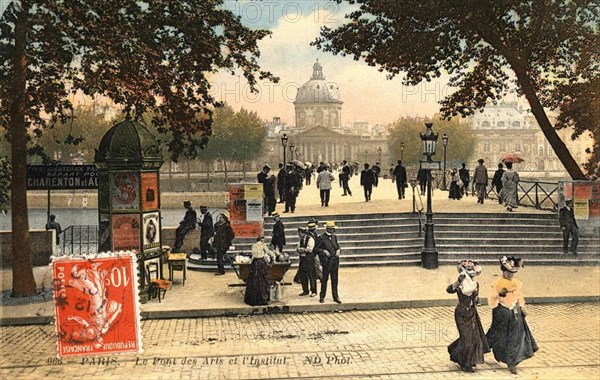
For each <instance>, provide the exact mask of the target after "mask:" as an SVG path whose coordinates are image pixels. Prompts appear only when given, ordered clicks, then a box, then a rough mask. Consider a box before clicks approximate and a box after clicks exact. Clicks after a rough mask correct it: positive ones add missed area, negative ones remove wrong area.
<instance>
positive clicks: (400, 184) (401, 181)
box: [394, 160, 406, 199]
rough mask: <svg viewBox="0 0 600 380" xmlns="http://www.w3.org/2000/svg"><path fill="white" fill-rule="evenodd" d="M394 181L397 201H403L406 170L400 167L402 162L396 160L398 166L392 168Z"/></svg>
mask: <svg viewBox="0 0 600 380" xmlns="http://www.w3.org/2000/svg"><path fill="white" fill-rule="evenodd" d="M394 179H395V181H396V190H398V199H404V188H405V187H406V168H405V167H404V166H402V160H398V165H396V167H395V168H394Z"/></svg>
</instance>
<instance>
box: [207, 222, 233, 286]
mask: <svg viewBox="0 0 600 380" xmlns="http://www.w3.org/2000/svg"><path fill="white" fill-rule="evenodd" d="M234 238H235V234H234V233H233V229H232V228H231V224H230V223H229V218H228V217H227V215H225V214H220V215H219V217H218V218H217V223H216V224H215V237H214V238H213V241H212V245H213V248H214V249H215V250H216V251H217V273H215V276H220V275H224V274H225V264H224V261H223V260H224V257H225V254H226V253H227V251H228V250H229V247H231V242H232V241H233V239H234Z"/></svg>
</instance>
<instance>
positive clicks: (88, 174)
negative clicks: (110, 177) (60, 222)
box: [27, 165, 98, 190]
mask: <svg viewBox="0 0 600 380" xmlns="http://www.w3.org/2000/svg"><path fill="white" fill-rule="evenodd" d="M97 188H98V171H97V170H96V166H95V165H28V166H27V190H72V189H97Z"/></svg>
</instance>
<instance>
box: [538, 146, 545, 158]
mask: <svg viewBox="0 0 600 380" xmlns="http://www.w3.org/2000/svg"><path fill="white" fill-rule="evenodd" d="M538 155H539V156H543V155H544V147H543V146H540V147H538Z"/></svg>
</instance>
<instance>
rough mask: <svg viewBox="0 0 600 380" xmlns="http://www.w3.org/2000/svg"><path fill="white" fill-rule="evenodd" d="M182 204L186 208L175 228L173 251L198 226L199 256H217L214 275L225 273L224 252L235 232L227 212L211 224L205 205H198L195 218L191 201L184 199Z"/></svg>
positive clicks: (179, 247)
mask: <svg viewBox="0 0 600 380" xmlns="http://www.w3.org/2000/svg"><path fill="white" fill-rule="evenodd" d="M183 206H184V207H185V209H186V212H185V216H184V217H183V220H182V221H181V222H180V223H179V226H178V227H177V229H176V230H175V245H174V247H173V252H179V251H180V250H181V247H182V246H183V240H184V239H185V236H186V235H187V234H188V233H189V232H191V231H192V230H194V229H195V228H196V225H199V226H200V257H201V259H203V260H205V259H207V258H208V256H209V255H210V256H215V254H216V258H217V273H215V275H219V276H220V275H224V274H225V254H226V253H227V251H228V250H229V247H230V246H231V243H232V242H233V239H234V238H235V233H234V232H233V229H232V228H231V223H230V222H229V215H228V212H227V211H225V212H223V213H221V214H219V216H218V217H217V222H216V223H215V224H214V225H213V218H212V215H211V213H210V212H208V207H207V206H200V218H197V214H196V211H195V210H194V208H193V207H192V202H191V201H184V202H183Z"/></svg>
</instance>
